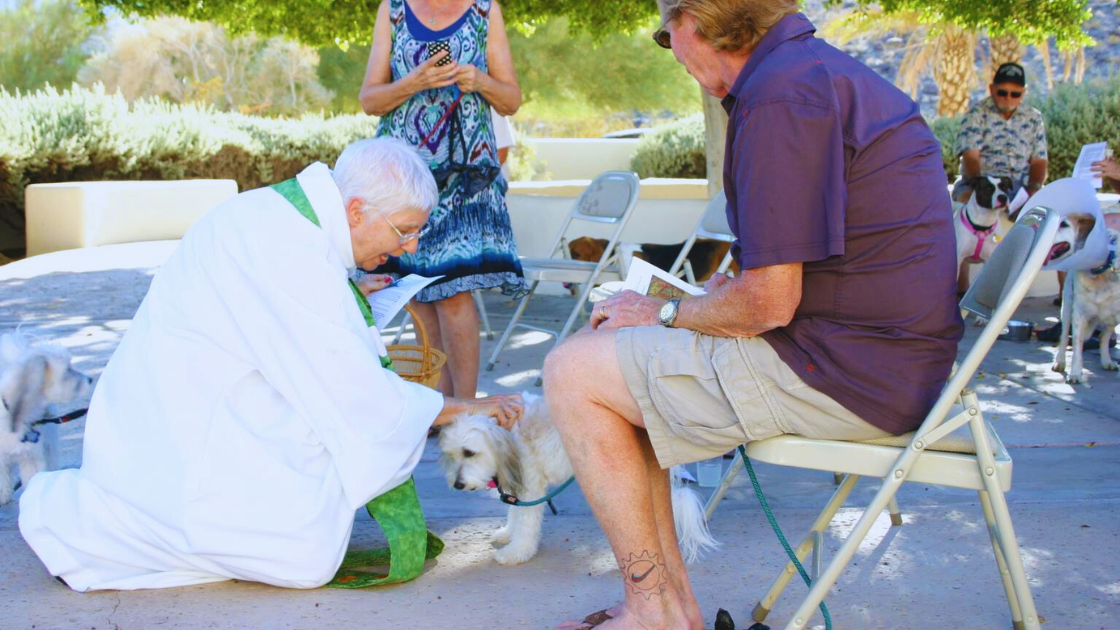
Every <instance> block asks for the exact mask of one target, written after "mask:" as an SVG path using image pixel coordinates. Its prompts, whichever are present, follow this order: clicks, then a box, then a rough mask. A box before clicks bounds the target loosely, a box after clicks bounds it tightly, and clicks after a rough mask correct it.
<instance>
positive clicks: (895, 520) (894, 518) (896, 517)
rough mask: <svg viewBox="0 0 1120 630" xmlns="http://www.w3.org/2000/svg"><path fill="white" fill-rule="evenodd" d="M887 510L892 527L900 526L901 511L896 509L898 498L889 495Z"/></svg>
mask: <svg viewBox="0 0 1120 630" xmlns="http://www.w3.org/2000/svg"><path fill="white" fill-rule="evenodd" d="M887 511H888V512H890V513H891V525H892V526H893V527H901V526H902V512H901V511H899V509H898V499H897V498H895V497H891V500H890V502H888V503H887Z"/></svg>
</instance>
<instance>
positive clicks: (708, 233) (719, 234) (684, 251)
mask: <svg viewBox="0 0 1120 630" xmlns="http://www.w3.org/2000/svg"><path fill="white" fill-rule="evenodd" d="M697 238H710V239H715V240H718V241H726V242H728V243H730V242H732V241H734V240H735V235H734V234H732V233H731V226H730V225H728V223H727V195H726V194H724V192H723V191H722V190H721V191H719V192H718V193H716V196H715V197H712V200H711V201H709V202H708V207H707V208H704V214H703V216H701V217H700V222H699V223H697V224H696V227H695V228H694V229H693V230H692V235H691V236H689V237H688V240H687V241H685V243H684V246H683V247H681V253H680V254H678V255H677V259H676V260H675V261H673V266H672V267H670V268H669V273H671V274H673V275H674V276H677V275H680V271H681V268H682V267H684V263H685V261H686V260H688V254H689V252H691V251H692V246H693V245H695V244H696V239H697ZM725 268H726V267H725V265H722V264H721V265H720V269H719V270H720V271H723V270H724V269H725ZM690 281H691V280H690Z"/></svg>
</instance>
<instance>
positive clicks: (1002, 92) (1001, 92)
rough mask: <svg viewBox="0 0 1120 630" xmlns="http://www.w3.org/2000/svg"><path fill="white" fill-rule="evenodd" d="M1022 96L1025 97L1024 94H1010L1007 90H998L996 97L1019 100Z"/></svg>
mask: <svg viewBox="0 0 1120 630" xmlns="http://www.w3.org/2000/svg"><path fill="white" fill-rule="evenodd" d="M1022 95H1023V93H1022V92H1008V91H1007V90H996V96H999V97H1001V98H1007V97H1008V96H1010V97H1011V98H1019V97H1020V96H1022Z"/></svg>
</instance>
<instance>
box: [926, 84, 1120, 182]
mask: <svg viewBox="0 0 1120 630" xmlns="http://www.w3.org/2000/svg"><path fill="white" fill-rule="evenodd" d="M1030 104H1031V105H1032V106H1034V107H1037V108H1038V109H1039V111H1041V112H1042V118H1043V120H1044V121H1045V123H1046V145H1047V152H1048V154H1049V159H1048V162H1049V164H1048V175H1047V180H1048V181H1054V180H1055V179H1061V178H1063V177H1069V176H1070V175H1072V174H1073V166H1074V164H1076V163H1077V156H1078V155H1079V154H1080V153H1081V147H1082V146H1084V145H1086V144H1091V143H1094V142H1108V146H1109V147H1112V149H1113V150H1114V151H1115V150H1117V149H1118V148H1120V77H1114V78H1113V79H1112V80H1110V81H1107V82H1096V83H1090V84H1084V85H1069V84H1063V85H1059V86H1058V87H1056V88H1055V89H1054V91H1052V92H1051V93H1050V94H1049V95H1048V96H1047V98H1046V100H1045V101H1042V102H1033V103H1030ZM960 123H961V119H960V118H938V119H937V120H934V121H933V122H932V123H930V127H931V128H932V129H933V133H934V135H936V136H937V139H938V140H940V141H941V158H942V160H943V161H944V162H945V173H946V174H947V175H948V176H949V181H953V180H955V179H956V178H957V175H958V168H959V161H958V159H957V156H956V153H955V152H954V148H955V145H956V140H957V130H958V129H959V128H960Z"/></svg>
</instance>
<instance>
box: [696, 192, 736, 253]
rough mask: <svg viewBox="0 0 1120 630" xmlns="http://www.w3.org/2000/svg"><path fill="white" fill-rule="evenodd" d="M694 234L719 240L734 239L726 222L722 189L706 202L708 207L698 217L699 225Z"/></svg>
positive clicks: (728, 240) (724, 199)
mask: <svg viewBox="0 0 1120 630" xmlns="http://www.w3.org/2000/svg"><path fill="white" fill-rule="evenodd" d="M696 235H697V236H699V237H701V238H713V239H716V240H719V241H727V242H731V241H733V240H735V235H734V234H732V233H731V226H730V225H728V223H727V195H726V194H724V192H723V191H722V190H721V191H719V192H718V193H716V196H715V197H712V200H711V201H710V202H708V207H707V208H705V209H704V216H703V217H701V218H700V225H699V226H698V227H697V228H696Z"/></svg>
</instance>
